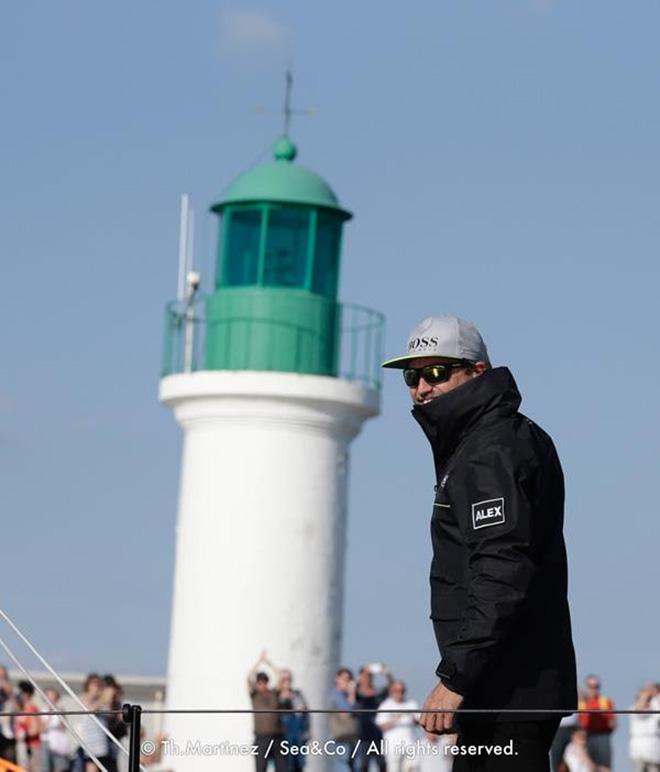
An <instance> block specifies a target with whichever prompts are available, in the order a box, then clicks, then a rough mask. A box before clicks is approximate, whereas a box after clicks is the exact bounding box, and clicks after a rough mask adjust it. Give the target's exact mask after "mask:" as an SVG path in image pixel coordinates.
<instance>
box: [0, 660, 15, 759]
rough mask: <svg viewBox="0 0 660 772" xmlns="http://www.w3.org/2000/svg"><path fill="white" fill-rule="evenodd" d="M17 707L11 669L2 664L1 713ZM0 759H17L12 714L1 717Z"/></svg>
mask: <svg viewBox="0 0 660 772" xmlns="http://www.w3.org/2000/svg"><path fill="white" fill-rule="evenodd" d="M16 709H17V706H16V700H15V698H14V693H13V686H12V683H11V680H10V678H9V671H8V670H7V668H6V667H5V666H4V665H0V713H9V712H11V711H14V710H16ZM0 759H6V760H7V761H11V762H12V763H14V762H15V761H16V734H15V733H14V720H13V719H12V718H11V716H1V717H0Z"/></svg>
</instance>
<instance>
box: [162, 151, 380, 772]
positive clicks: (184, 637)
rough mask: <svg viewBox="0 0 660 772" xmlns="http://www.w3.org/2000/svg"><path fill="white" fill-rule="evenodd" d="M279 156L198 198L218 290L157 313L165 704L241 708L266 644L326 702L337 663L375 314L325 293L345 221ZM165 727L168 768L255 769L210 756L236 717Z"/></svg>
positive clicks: (239, 728)
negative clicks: (174, 490)
mask: <svg viewBox="0 0 660 772" xmlns="http://www.w3.org/2000/svg"><path fill="white" fill-rule="evenodd" d="M274 156H275V157H274V160H273V161H272V162H271V163H268V164H265V165H262V166H257V167H255V168H253V169H252V170H251V171H249V172H247V173H246V174H244V175H242V176H241V177H239V178H238V179H237V180H235V181H234V183H233V184H232V185H231V186H230V188H229V190H228V192H227V194H226V196H225V197H224V198H223V200H222V201H220V202H218V203H216V204H214V205H213V206H212V207H211V209H212V211H214V212H216V213H217V214H218V215H219V216H220V218H221V226H222V227H221V229H220V238H219V242H218V243H219V247H218V260H217V266H216V276H215V280H214V288H213V291H212V292H211V293H210V294H208V295H207V296H206V297H204V298H199V299H197V300H195V301H193V300H192V299H191V300H190V301H189V302H188V303H187V304H186V303H172V304H170V306H168V337H167V345H166V353H165V363H164V374H163V378H162V380H161V384H160V399H161V401H162V402H163V403H164V404H166V405H167V406H168V407H170V408H171V409H172V410H173V412H174V416H175V418H176V421H177V422H178V423H179V425H180V426H181V428H182V429H183V433H184V437H183V459H182V470H181V488H180V496H179V509H178V523H177V538H176V568H175V579H174V597H173V605H172V627H171V639H170V651H169V663H168V683H167V705H168V707H169V708H172V709H193V708H195V709H209V708H222V709H227V710H229V709H239V710H247V709H249V708H250V707H251V703H250V699H249V696H248V693H247V688H246V676H247V672H248V670H249V668H250V667H251V666H252V664H253V663H254V661H255V660H256V658H257V657H258V655H259V652H260V651H262V650H263V649H266V650H267V651H268V653H269V655H270V657H271V659H272V660H273V661H274V662H275V663H276V664H277V665H279V666H282V667H284V666H285V667H287V668H290V669H291V670H292V672H293V674H294V680H295V686H296V687H297V688H299V689H301V691H302V692H303V693H304V695H305V697H306V698H307V702H308V705H309V707H310V708H325V707H328V694H329V690H330V688H331V685H332V682H333V676H334V671H335V669H336V667H337V665H338V664H339V657H340V647H341V638H342V629H341V621H342V608H343V577H344V555H345V542H346V514H347V513H346V500H347V480H348V469H349V462H348V451H349V445H350V443H351V440H353V438H354V437H355V436H356V435H357V434H358V432H359V431H360V428H361V426H362V423H363V422H364V421H365V420H366V419H367V418H369V417H371V416H375V415H376V414H377V413H378V411H379V389H378V386H379V382H378V379H379V375H378V364H379V362H380V359H381V356H380V354H381V341H382V328H383V318H382V316H381V315H380V314H378V313H376V312H374V311H369V310H368V309H364V308H360V307H357V306H346V305H341V304H339V303H338V301H337V285H338V278H339V262H340V249H341V246H340V245H341V234H342V227H343V224H344V222H345V221H346V220H348V219H350V217H351V214H350V213H349V212H347V211H346V210H344V209H342V208H341V207H340V206H339V204H338V201H337V198H336V196H335V194H334V193H333V191H332V190H331V188H330V187H329V186H328V184H327V183H326V182H325V181H324V180H323V179H321V177H319V176H318V175H317V174H315V173H314V172H312V171H309V170H308V169H305V168H304V167H302V166H300V165H298V164H296V163H294V159H295V156H296V148H295V146H294V145H293V144H292V143H291V141H290V140H289V139H288V138H287V137H283V138H281V139H280V140H278V142H277V143H276V144H275V148H274ZM165 729H166V732H167V735H168V737H169V742H170V745H169V746H167V747H169V748H170V749H171V750H172V753H171V754H170V757H169V758H166V759H165V761H166V763H167V765H168V766H169V767H171V768H173V769H174V770H175V772H188V771H190V772H200V770H203V769H209V770H210V769H214V770H217V769H227V770H234V769H236V770H251V769H254V759H253V758H251V757H246V756H239V755H231V753H230V751H229V750H225V751H223V750H218V751H217V754H216V753H215V752H214V751H213V748H212V746H213V745H214V744H218V743H220V744H221V743H223V741H227V743H233V744H236V745H238V744H241V743H250V742H251V741H252V736H253V732H252V716H251V715H250V714H249V713H243V714H233V715H232V714H227V715H225V714H223V715H217V714H172V715H169V716H168V718H167V722H166V727H165ZM326 736H327V720H326V717H324V716H319V715H314V716H312V737H313V738H315V739H324V738H325V737H326ZM198 741H199V743H200V744H201V745H199V744H198V745H197V746H196V747H197V749H198V751H199V750H200V749H201V746H203V745H204V744H209V746H211V748H210V755H208V756H204V755H199V753H196V752H195V746H194V744H195V743H197V742H198ZM190 742H192V743H193V745H192V746H191V745H189V744H188V743H190ZM187 744H188V745H187ZM225 747H226V746H225ZM177 754H178V755H177ZM219 755H221V757H220V758H219ZM330 761H331V759H328V758H324V757H320V758H319V757H317V758H316V759H313V760H311V759H310V760H309V762H308V768H310V769H317V770H318V769H326V768H328V767H327V766H326V765H329V763H330Z"/></svg>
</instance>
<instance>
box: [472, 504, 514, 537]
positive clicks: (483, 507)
mask: <svg viewBox="0 0 660 772" xmlns="http://www.w3.org/2000/svg"><path fill="white" fill-rule="evenodd" d="M504 522H506V520H505V516H504V499H503V498H500V499H487V500H486V501H477V502H476V503H474V504H473V505H472V527H473V528H474V529H475V531H476V530H477V528H486V527H487V526H489V525H500V524H501V523H504Z"/></svg>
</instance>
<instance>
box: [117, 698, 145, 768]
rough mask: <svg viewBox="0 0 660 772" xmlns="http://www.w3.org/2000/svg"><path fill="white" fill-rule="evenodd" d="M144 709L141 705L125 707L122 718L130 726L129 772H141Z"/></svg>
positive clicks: (122, 710) (127, 705)
mask: <svg viewBox="0 0 660 772" xmlns="http://www.w3.org/2000/svg"><path fill="white" fill-rule="evenodd" d="M141 716H142V707H141V706H140V705H129V704H128V703H127V704H126V705H124V706H123V707H122V709H121V717H122V719H123V720H124V723H125V724H128V725H129V735H128V772H140V740H141V739H142V738H141V726H140V720H141Z"/></svg>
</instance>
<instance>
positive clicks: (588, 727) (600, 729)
mask: <svg viewBox="0 0 660 772" xmlns="http://www.w3.org/2000/svg"><path fill="white" fill-rule="evenodd" d="M585 686H586V694H585V696H584V698H583V699H581V700H580V701H579V703H578V707H579V709H580V710H614V702H613V700H611V699H610V698H609V697H606V696H605V695H603V694H601V691H600V688H601V687H600V678H598V676H596V675H593V674H592V675H588V676H587V677H586V679H585ZM578 723H579V725H580V726H581V727H582V729H584V730H585V731H586V733H587V748H588V750H589V755H590V756H591V758H592V759H593V760H594V762H595V763H596V764H598V765H600V766H601V767H603V769H604V770H605V771H606V772H608V771H609V770H611V769H612V732H614V730H615V729H616V716H615V714H614V713H580V715H579V719H578Z"/></svg>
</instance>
